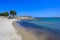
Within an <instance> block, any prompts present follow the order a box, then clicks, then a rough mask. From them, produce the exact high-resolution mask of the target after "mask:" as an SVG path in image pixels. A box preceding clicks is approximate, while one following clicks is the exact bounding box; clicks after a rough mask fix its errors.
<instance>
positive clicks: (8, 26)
mask: <svg viewBox="0 0 60 40" xmlns="http://www.w3.org/2000/svg"><path fill="white" fill-rule="evenodd" d="M15 20H16V19H6V18H0V40H22V37H21V36H19V35H18V34H17V30H15V29H14V27H13V25H12V22H13V21H15Z"/></svg>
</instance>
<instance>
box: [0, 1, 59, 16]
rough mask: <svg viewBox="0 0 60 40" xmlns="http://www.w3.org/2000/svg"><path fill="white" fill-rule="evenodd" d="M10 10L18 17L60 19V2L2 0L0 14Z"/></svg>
mask: <svg viewBox="0 0 60 40" xmlns="http://www.w3.org/2000/svg"><path fill="white" fill-rule="evenodd" d="M10 10H16V12H17V15H18V16H23V15H30V16H33V17H60V0H0V12H5V11H8V12H9V11H10Z"/></svg>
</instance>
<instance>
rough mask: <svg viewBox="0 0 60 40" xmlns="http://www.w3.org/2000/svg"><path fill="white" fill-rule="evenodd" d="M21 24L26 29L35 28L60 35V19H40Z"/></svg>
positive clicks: (22, 21)
mask: <svg viewBox="0 0 60 40" xmlns="http://www.w3.org/2000/svg"><path fill="white" fill-rule="evenodd" d="M19 23H20V24H21V25H22V26H24V27H33V28H38V29H43V30H48V31H52V32H55V33H57V32H58V33H59V34H60V18H39V19H37V20H21V21H19Z"/></svg>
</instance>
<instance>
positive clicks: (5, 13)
mask: <svg viewBox="0 0 60 40" xmlns="http://www.w3.org/2000/svg"><path fill="white" fill-rule="evenodd" d="M9 14H10V16H13V17H14V16H15V15H16V11H15V10H10V12H2V13H0V16H5V17H7V16H9Z"/></svg>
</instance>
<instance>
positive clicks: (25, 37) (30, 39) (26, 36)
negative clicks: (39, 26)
mask: <svg viewBox="0 0 60 40" xmlns="http://www.w3.org/2000/svg"><path fill="white" fill-rule="evenodd" d="M12 24H13V26H14V28H15V29H16V30H17V32H18V33H17V34H18V35H20V36H21V37H22V40H38V39H37V38H36V37H35V36H34V35H32V34H30V33H29V32H27V31H26V30H25V29H24V28H22V27H21V26H18V25H17V24H16V21H14V22H13V23H12Z"/></svg>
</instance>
